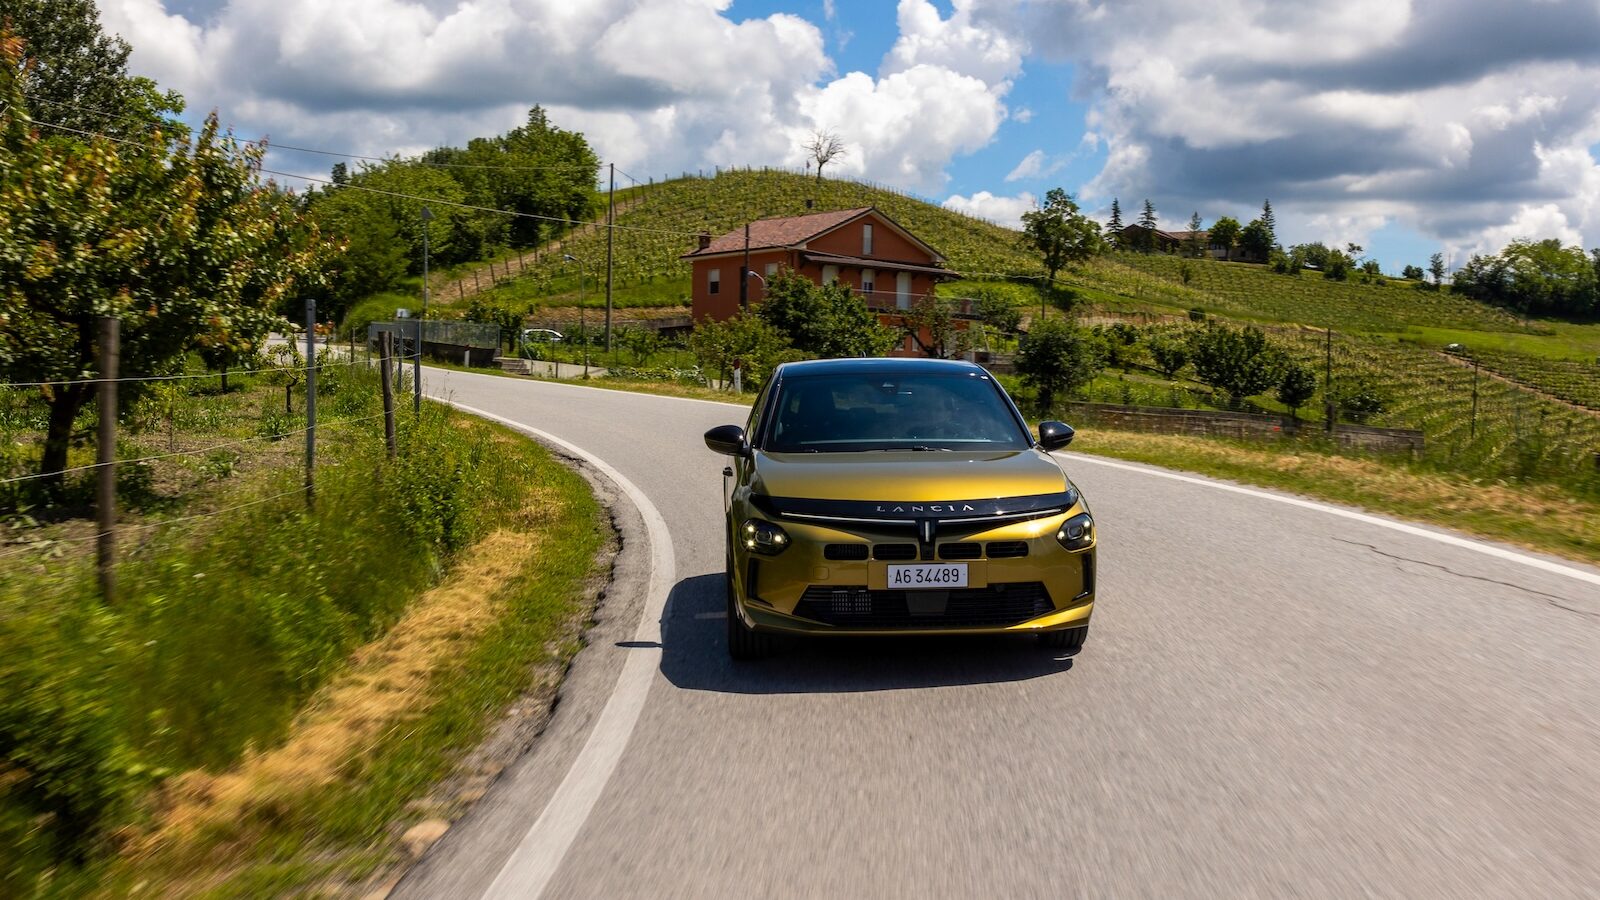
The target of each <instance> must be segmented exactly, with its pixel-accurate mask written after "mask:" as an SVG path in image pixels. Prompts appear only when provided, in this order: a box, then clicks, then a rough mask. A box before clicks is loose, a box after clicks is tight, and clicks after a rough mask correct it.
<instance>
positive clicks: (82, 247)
mask: <svg viewBox="0 0 1600 900" xmlns="http://www.w3.org/2000/svg"><path fill="white" fill-rule="evenodd" d="M0 57H3V58H0V102H3V104H4V110H3V112H0V377H3V378H4V380H8V381H72V382H75V383H74V384H70V385H66V386H62V387H55V388H49V389H46V390H45V392H44V394H45V403H46V405H47V407H48V410H49V416H48V425H47V429H46V435H45V445H44V454H43V459H42V461H41V466H40V472H41V474H45V475H49V476H52V477H50V478H48V479H47V482H48V483H49V484H51V485H52V486H59V484H60V482H61V479H60V474H61V471H62V469H64V468H65V467H66V460H67V450H68V446H69V443H70V441H71V439H72V437H73V430H72V429H73V423H74V421H75V420H76V418H77V415H78V411H79V410H80V409H81V408H82V407H83V405H84V404H85V403H87V402H88V401H89V400H90V399H92V398H93V396H94V393H95V391H94V385H93V383H92V382H85V381H83V379H92V378H93V377H94V375H95V374H96V372H97V371H98V369H99V365H98V362H97V360H96V358H95V350H94V348H95V335H96V329H97V320H98V318H99V317H100V316H104V315H115V316H118V317H119V318H121V319H122V343H121V370H120V371H121V373H122V374H123V375H124V376H140V375H154V374H161V373H164V372H166V371H168V370H169V369H170V368H172V367H173V366H175V365H177V364H178V363H179V361H180V360H181V358H182V357H183V356H184V355H185V354H187V353H189V352H191V351H201V352H211V353H217V352H221V349H222V348H229V349H233V350H239V351H244V350H247V349H250V348H253V347H256V346H259V345H260V343H261V342H262V340H263V339H264V338H265V336H266V333H267V331H268V330H269V329H270V328H271V327H272V326H273V325H274V324H275V323H277V322H280V321H281V319H279V318H278V316H277V315H276V314H275V313H276V310H277V307H278V306H279V304H280V303H282V302H284V301H285V300H286V299H287V298H290V297H293V296H295V295H296V292H297V291H299V290H305V289H311V288H315V287H317V286H318V284H319V283H320V273H321V266H322V263H323V260H324V257H325V256H326V254H327V253H328V247H327V245H326V244H325V242H323V241H322V239H321V237H320V235H319V234H318V233H317V231H316V229H315V228H314V227H311V226H309V225H308V224H307V223H306V222H305V221H304V218H303V216H302V214H301V213H300V212H299V210H298V204H297V201H296V200H295V198H293V197H291V196H288V195H286V194H283V193H280V192H279V191H277V190H276V189H275V188H274V187H273V186H271V185H266V186H263V185H261V184H260V183H259V182H258V180H257V177H258V170H259V168H260V162H261V157H262V154H263V153H264V152H265V151H264V148H262V147H260V146H258V145H249V144H246V145H243V146H241V145H239V144H237V143H236V142H235V141H234V140H233V139H232V138H231V137H229V136H225V135H220V134H219V127H218V124H217V119H216V116H215V115H213V116H211V117H210V118H208V119H207V120H206V123H205V126H204V127H203V128H202V129H201V130H200V132H199V134H198V135H197V136H196V138H195V139H194V141H193V143H192V144H191V143H190V141H189V140H188V139H187V138H186V137H183V138H179V137H174V136H173V135H172V134H170V133H168V132H163V131H161V130H160V129H152V130H149V131H144V132H137V133H130V134H136V135H137V136H136V137H129V138H127V139H124V140H125V142H123V143H113V142H111V141H109V140H105V139H100V138H96V139H94V140H92V141H90V142H88V143H83V142H80V141H76V140H66V139H62V138H51V139H48V140H46V139H43V138H41V136H40V135H39V133H38V132H37V131H36V130H34V129H33V128H31V127H30V120H29V118H28V108H27V98H26V97H24V96H23V94H22V92H21V87H22V85H21V83H20V79H19V77H18V74H19V68H18V67H19V66H20V63H21V49H20V45H19V42H18V41H16V40H15V39H13V38H11V37H10V36H6V35H0Z"/></svg>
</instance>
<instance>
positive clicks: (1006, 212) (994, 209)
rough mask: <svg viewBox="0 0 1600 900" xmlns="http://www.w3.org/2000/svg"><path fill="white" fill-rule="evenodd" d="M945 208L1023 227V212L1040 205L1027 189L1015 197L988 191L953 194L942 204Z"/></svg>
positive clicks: (1008, 226) (1009, 226)
mask: <svg viewBox="0 0 1600 900" xmlns="http://www.w3.org/2000/svg"><path fill="white" fill-rule="evenodd" d="M940 205H942V206H943V207H944V208H945V209H953V210H955V211H956V212H961V213H966V214H967V215H969V216H976V217H977V218H980V219H984V220H986V221H989V222H993V223H995V224H996V225H1004V226H1005V227H1007V228H1016V229H1019V230H1020V229H1021V228H1022V214H1023V213H1025V212H1027V211H1029V210H1031V209H1033V208H1034V207H1035V206H1037V205H1038V201H1037V199H1036V198H1035V197H1034V196H1033V195H1032V194H1030V193H1028V192H1027V191H1023V192H1022V193H1020V194H1018V195H1016V196H1015V197H997V196H995V195H994V194H991V193H989V192H988V191H978V192H977V193H975V194H973V195H972V196H970V197H963V196H962V195H960V194H951V195H950V196H949V197H947V198H945V201H944V203H942V204H940Z"/></svg>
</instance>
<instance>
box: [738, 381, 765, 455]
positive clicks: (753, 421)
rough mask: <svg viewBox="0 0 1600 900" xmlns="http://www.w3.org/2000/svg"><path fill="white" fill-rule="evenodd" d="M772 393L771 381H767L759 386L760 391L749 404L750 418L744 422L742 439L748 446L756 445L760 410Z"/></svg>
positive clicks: (758, 435)
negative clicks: (753, 401)
mask: <svg viewBox="0 0 1600 900" xmlns="http://www.w3.org/2000/svg"><path fill="white" fill-rule="evenodd" d="M771 393H772V383H771V382H768V383H767V384H765V385H762V387H761V393H759V394H757V395H756V402H755V403H753V404H751V406H750V418H749V419H747V420H745V423H744V439H745V441H746V442H748V443H749V444H750V446H752V447H754V446H756V441H757V440H758V439H759V437H760V432H759V431H758V430H757V429H759V428H760V427H761V410H762V409H763V408H764V407H765V406H766V405H767V397H768V396H769V395H770V394H771Z"/></svg>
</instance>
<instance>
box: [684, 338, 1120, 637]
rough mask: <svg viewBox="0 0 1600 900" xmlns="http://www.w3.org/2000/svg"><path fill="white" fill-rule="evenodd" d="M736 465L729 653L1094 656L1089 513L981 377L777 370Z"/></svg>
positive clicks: (895, 363) (731, 480) (716, 441)
mask: <svg viewBox="0 0 1600 900" xmlns="http://www.w3.org/2000/svg"><path fill="white" fill-rule="evenodd" d="M705 439H706V445H707V446H708V447H710V448H711V449H712V450H715V451H716V452H718V453H722V454H726V455H728V456H731V457H733V464H732V465H730V466H728V467H727V468H725V469H724V470H723V475H724V483H725V487H726V491H725V494H726V502H725V506H726V509H727V528H726V535H727V557H728V567H727V582H728V652H729V653H730V654H731V655H732V656H733V657H734V658H735V659H749V658H754V657H760V656H764V655H766V654H767V653H770V652H771V650H772V635H773V634H774V633H778V632H785V633H793V634H837V635H884V634H1037V635H1038V636H1039V638H1040V640H1042V641H1043V642H1044V643H1045V644H1046V645H1047V646H1049V647H1052V648H1057V649H1061V650H1065V651H1068V652H1076V651H1078V650H1080V649H1082V647H1083V642H1084V638H1085V637H1086V636H1087V635H1088V631H1089V615H1090V613H1091V612H1092V611H1093V609H1094V578H1095V569H1094V565H1095V532H1094V519H1093V518H1092V517H1091V516H1090V514H1089V507H1088V504H1087V503H1086V502H1085V500H1084V499H1083V495H1082V494H1081V493H1080V492H1079V491H1078V489H1077V488H1076V487H1075V486H1074V485H1073V483H1072V481H1071V479H1069V478H1068V477H1067V475H1066V473H1065V472H1063V471H1062V470H1061V465H1060V464H1059V463H1058V462H1057V461H1056V459H1055V458H1054V457H1052V456H1051V455H1050V451H1051V450H1056V449H1059V448H1061V447H1064V446H1066V445H1067V443H1068V442H1070V441H1071V440H1072V429H1071V428H1069V427H1068V426H1066V425H1063V424H1062V423H1060V422H1044V423H1041V424H1040V426H1039V437H1038V439H1037V440H1035V439H1034V437H1033V435H1032V434H1031V432H1030V431H1029V430H1028V423H1027V420H1026V419H1024V418H1023V417H1022V414H1021V413H1020V412H1018V410H1017V407H1016V404H1014V403H1012V401H1011V398H1010V397H1008V396H1007V395H1006V392H1005V390H1004V389H1002V388H1001V387H1000V385H999V384H998V383H997V382H996V381H995V379H994V378H993V377H992V376H991V375H990V374H989V373H988V372H987V371H985V370H984V369H983V368H982V367H980V366H977V365H975V364H972V363H966V362H956V361H946V360H921V359H836V360H816V361H810V362H797V363H787V364H785V365H782V366H779V367H778V369H777V371H776V372H775V373H773V376H772V378H771V379H770V380H769V381H768V383H767V385H766V386H765V387H764V388H763V389H762V391H761V395H760V397H758V398H757V400H756V402H755V406H754V408H753V409H752V410H751V413H750V419H749V421H748V422H747V423H746V425H745V427H744V428H740V427H739V426H737V425H722V426H719V427H717V428H713V429H711V430H710V431H708V432H706V436H705Z"/></svg>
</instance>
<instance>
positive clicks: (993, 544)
mask: <svg viewBox="0 0 1600 900" xmlns="http://www.w3.org/2000/svg"><path fill="white" fill-rule="evenodd" d="M1027 555H1028V542H1027V541H990V542H989V558H990V559H1019V558H1021V557H1024V556H1027Z"/></svg>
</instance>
